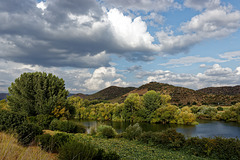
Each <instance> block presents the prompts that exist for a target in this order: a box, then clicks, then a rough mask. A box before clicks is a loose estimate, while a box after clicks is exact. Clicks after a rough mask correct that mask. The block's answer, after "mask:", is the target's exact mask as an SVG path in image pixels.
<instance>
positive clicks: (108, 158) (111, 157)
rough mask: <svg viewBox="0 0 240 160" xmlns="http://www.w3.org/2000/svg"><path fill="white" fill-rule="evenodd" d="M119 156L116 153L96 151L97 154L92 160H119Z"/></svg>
mask: <svg viewBox="0 0 240 160" xmlns="http://www.w3.org/2000/svg"><path fill="white" fill-rule="evenodd" d="M119 159H120V156H119V155H118V154H117V153H116V152H108V153H107V152H105V151H104V150H103V149H98V151H97V154H96V155H95V156H94V157H93V159H92V160H119Z"/></svg>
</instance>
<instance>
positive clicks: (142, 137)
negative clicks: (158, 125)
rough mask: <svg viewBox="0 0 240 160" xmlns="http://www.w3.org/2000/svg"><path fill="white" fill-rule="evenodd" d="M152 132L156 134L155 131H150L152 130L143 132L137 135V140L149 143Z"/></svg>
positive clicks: (151, 138)
mask: <svg viewBox="0 0 240 160" xmlns="http://www.w3.org/2000/svg"><path fill="white" fill-rule="evenodd" d="M154 134H156V132H152V131H148V132H143V133H142V134H141V135H140V137H139V141H141V142H143V143H147V144H150V143H151V142H152V140H153V135H154Z"/></svg>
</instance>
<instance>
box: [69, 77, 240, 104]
mask: <svg viewBox="0 0 240 160" xmlns="http://www.w3.org/2000/svg"><path fill="white" fill-rule="evenodd" d="M150 90H155V91H158V92H160V93H161V94H166V95H170V96H171V97H172V99H171V103H172V104H175V105H178V106H183V105H232V104H235V103H237V102H240V86H235V87H209V88H203V89H200V90H197V91H195V90H192V89H188V88H184V87H177V86H173V85H169V84H165V83H158V82H150V83H147V84H144V85H142V86H140V87H139V88H134V87H127V88H123V87H116V86H111V87H108V88H105V89H103V90H101V91H99V92H97V93H95V94H92V95H84V94H81V93H80V94H76V95H74V96H79V97H81V98H84V99H89V100H94V99H101V100H109V101H110V102H119V103H122V102H124V100H125V98H126V97H127V96H128V94H130V93H138V94H139V95H144V94H145V93H146V92H147V91H150Z"/></svg>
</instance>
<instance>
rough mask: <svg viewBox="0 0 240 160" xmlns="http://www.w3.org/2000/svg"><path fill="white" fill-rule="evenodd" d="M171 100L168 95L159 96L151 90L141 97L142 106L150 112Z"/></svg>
mask: <svg viewBox="0 0 240 160" xmlns="http://www.w3.org/2000/svg"><path fill="white" fill-rule="evenodd" d="M170 100H171V97H170V96H169V95H161V94H160V93H158V92H156V91H154V90H151V91H148V92H147V93H145V94H144V95H143V105H144V107H145V108H146V109H147V110H149V111H150V112H154V111H155V110H156V109H158V108H160V107H163V106H165V105H167V104H168V102H169V101H170Z"/></svg>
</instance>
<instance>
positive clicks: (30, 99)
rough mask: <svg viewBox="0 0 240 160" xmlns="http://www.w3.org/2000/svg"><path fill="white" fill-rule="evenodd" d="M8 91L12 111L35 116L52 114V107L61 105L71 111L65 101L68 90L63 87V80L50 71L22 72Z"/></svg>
mask: <svg viewBox="0 0 240 160" xmlns="http://www.w3.org/2000/svg"><path fill="white" fill-rule="evenodd" d="M8 91H9V96H8V97H7V100H8V103H9V106H10V108H11V109H12V110H13V111H17V112H25V113H27V115H28V116H35V115H38V114H52V111H53V110H54V108H56V107H57V106H61V107H62V108H64V107H65V109H66V110H69V112H71V111H70V110H71V106H70V105H69V103H68V102H67V96H68V94H69V92H68V91H67V90H66V89H65V84H64V80H63V79H60V78H58V77H57V76H55V75H52V74H51V73H50V74H47V73H44V72H43V73H42V72H35V73H23V74H22V75H21V76H20V77H19V78H17V79H16V80H15V82H14V83H12V84H11V86H10V87H9V88H8Z"/></svg>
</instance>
